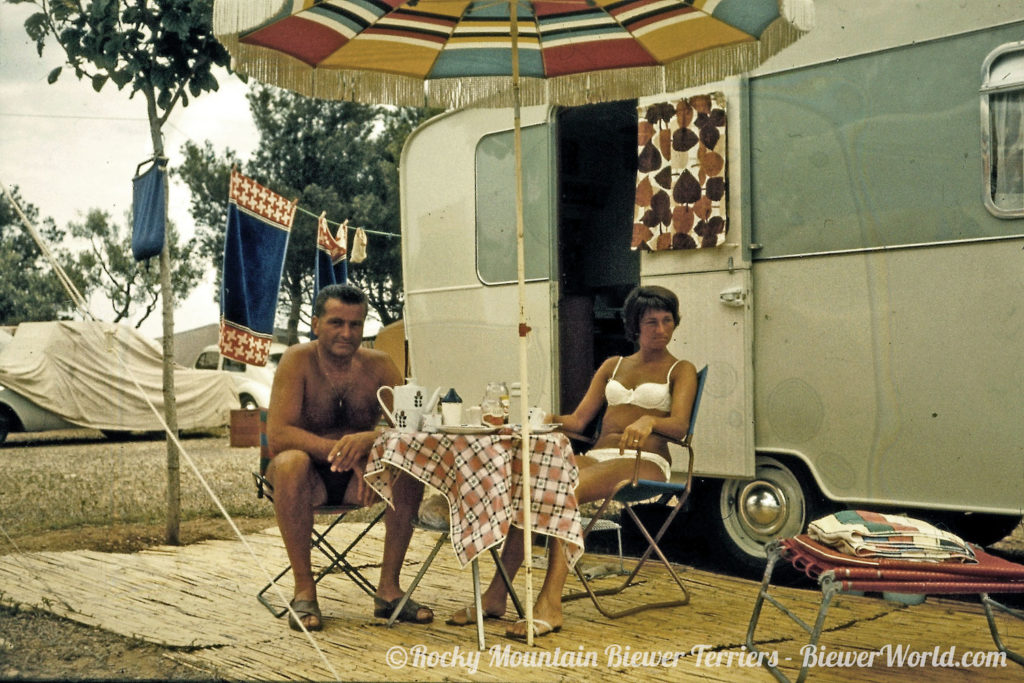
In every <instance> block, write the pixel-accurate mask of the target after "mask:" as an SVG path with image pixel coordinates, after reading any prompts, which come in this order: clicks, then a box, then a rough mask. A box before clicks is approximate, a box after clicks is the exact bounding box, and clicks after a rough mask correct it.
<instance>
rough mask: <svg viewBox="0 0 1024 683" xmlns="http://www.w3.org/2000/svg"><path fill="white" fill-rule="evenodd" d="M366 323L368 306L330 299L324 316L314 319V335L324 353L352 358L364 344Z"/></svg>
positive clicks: (325, 306) (325, 307)
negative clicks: (364, 325)
mask: <svg viewBox="0 0 1024 683" xmlns="http://www.w3.org/2000/svg"><path fill="white" fill-rule="evenodd" d="M365 321H366V306H364V305H363V304H347V303H344V302H343V301H339V300H338V299H328V300H327V302H326V304H325V305H324V314H323V315H322V316H319V317H316V316H314V317H313V333H314V334H315V335H316V336H317V339H319V340H320V346H321V347H322V348H323V349H324V351H326V352H328V353H331V354H334V355H336V356H351V355H353V354H355V352H356V350H357V349H358V348H359V345H360V344H362V342H363V323H364V322H365Z"/></svg>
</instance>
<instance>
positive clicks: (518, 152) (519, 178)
mask: <svg viewBox="0 0 1024 683" xmlns="http://www.w3.org/2000/svg"><path fill="white" fill-rule="evenodd" d="M509 19H510V20H511V35H512V98H513V105H512V112H513V126H512V130H513V142H514V147H515V167H516V270H517V274H518V288H519V382H520V386H521V388H520V392H521V394H520V401H519V408H520V419H519V423H520V425H522V432H521V435H522V441H521V442H520V448H522V463H523V562H524V563H525V564H526V644H527V645H533V561H532V557H531V556H532V553H531V550H532V548H533V515H532V511H531V508H532V507H533V506H532V502H531V500H530V498H531V496H530V453H531V448H530V420H529V419H528V417H527V411H528V410H529V409H530V401H529V396H530V393H529V382H528V375H527V335H529V333H530V328H529V326H528V325H527V324H526V250H525V247H524V243H525V231H524V229H523V131H522V124H521V121H520V115H519V109H520V100H521V96H520V92H519V7H518V5H517V3H516V0H510V2H509Z"/></svg>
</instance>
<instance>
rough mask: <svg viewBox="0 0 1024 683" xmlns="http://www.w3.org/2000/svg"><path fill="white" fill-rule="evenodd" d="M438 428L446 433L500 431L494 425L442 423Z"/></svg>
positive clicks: (490, 432) (488, 432)
mask: <svg viewBox="0 0 1024 683" xmlns="http://www.w3.org/2000/svg"><path fill="white" fill-rule="evenodd" d="M438 429H439V430H440V431H441V432H442V433H444V434H493V433H494V432H496V431H498V427H496V426H494V425H441V426H440V427H439V428H438Z"/></svg>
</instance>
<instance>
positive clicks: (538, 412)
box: [526, 406, 547, 427]
mask: <svg viewBox="0 0 1024 683" xmlns="http://www.w3.org/2000/svg"><path fill="white" fill-rule="evenodd" d="M545 416H547V411H546V410H544V409H543V408H541V407H540V406H533V407H532V408H530V409H529V410H528V411H527V412H526V417H527V419H528V420H529V421H530V426H531V427H540V426H542V425H543V424H544V418H545Z"/></svg>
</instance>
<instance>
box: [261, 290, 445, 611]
mask: <svg viewBox="0 0 1024 683" xmlns="http://www.w3.org/2000/svg"><path fill="white" fill-rule="evenodd" d="M366 311H367V301H366V295H365V294H364V293H363V292H362V291H360V290H359V289H357V288H355V287H350V286H347V285H329V286H327V287H324V288H323V289H321V290H320V293H319V294H318V295H317V299H316V302H315V303H314V304H313V325H312V328H313V333H314V334H315V335H316V337H317V338H316V340H315V341H311V342H308V343H305V344H298V345H296V346H292V347H290V348H289V349H288V351H286V352H285V354H284V356H283V357H282V358H281V362H280V364H279V365H278V367H277V371H276V372H275V374H274V386H273V390H272V391H271V395H270V410H269V413H268V415H267V439H268V445H269V446H270V450H271V452H272V453H273V454H274V456H273V457H272V459H271V460H270V464H269V465H268V466H267V478H268V479H269V480H270V482H271V484H273V486H274V512H275V514H276V516H277V525H278V527H280V529H281V537H282V539H283V540H284V545H285V549H286V550H287V551H288V559H289V560H290V561H291V564H292V574H293V576H294V578H295V596H294V598H293V600H292V602H291V606H292V609H293V610H294V611H295V612H296V613H297V614H298V616H299V619H301V620H302V624H303V625H304V626H305V627H306V628H307V629H308V630H310V631H316V630H320V629H321V628H322V627H323V623H322V621H321V615H320V608H319V605H318V604H317V599H316V583H315V582H314V581H313V571H312V567H311V563H310V545H309V538H310V534H311V533H312V530H313V508H315V507H317V506H319V505H323V504H325V503H331V504H338V503H355V504H361V505H370V504H372V503H374V502H375V501H376V500H377V495H376V493H375V492H374V491H373V490H372V489H371V488H370V487H369V486H367V485H366V484H365V483H364V482H363V470H364V469H365V467H366V459H367V457H368V456H369V453H370V447H371V446H372V445H373V440H374V439H375V438H376V436H377V434H378V431H377V430H378V428H377V424H378V422H379V420H380V418H381V413H382V411H381V409H380V405H379V404H378V403H377V389H378V388H379V387H382V386H385V385H387V386H396V385H399V384H401V383H402V381H403V380H402V375H401V373H400V372H399V371H398V368H397V367H395V364H394V362H393V361H392V360H391V358H390V357H389V356H388V355H387V354H385V353H382V352H380V351H374V350H372V349H366V348H363V347H362V346H361V344H362V341H363V323H364V321H365V320H366ZM393 486H394V507H393V508H392V507H389V508H388V510H387V512H386V513H385V515H384V524H385V528H386V530H385V535H384V558H383V560H382V562H381V576H380V585H378V586H377V595H376V597H375V598H374V616H378V617H380V616H384V617H387V616H390V614H391V611H392V610H393V608H394V606H395V605H396V604H397V603H398V601H399V600H400V599H401V597H402V595H403V591H402V589H401V588H400V586H399V573H400V572H401V568H402V562H403V561H404V559H405V552H406V550H407V548H408V547H409V539H410V538H411V537H412V520H413V515H415V513H416V510H417V507H418V505H419V502H420V498H421V497H422V495H423V485H422V484H421V483H419V482H418V481H416V480H415V479H413V478H412V477H408V476H400V477H398V479H397V480H396V481H395V483H394V485H393ZM433 618H434V614H433V612H431V611H430V609H429V608H426V607H422V606H420V605H417V604H416V603H415V602H413V601H412V600H409V601H408V602H407V603H406V606H405V608H404V609H403V610H402V614H401V615H400V616H399V619H400V620H402V621H414V622H418V623H427V622H430V621H431V620H433ZM288 624H289V626H291V627H292V628H293V629H296V630H299V624H298V623H297V622H296V621H295V617H294V616H292V615H291V614H289V616H288Z"/></svg>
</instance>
